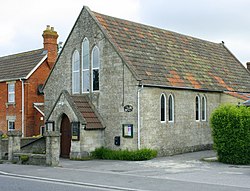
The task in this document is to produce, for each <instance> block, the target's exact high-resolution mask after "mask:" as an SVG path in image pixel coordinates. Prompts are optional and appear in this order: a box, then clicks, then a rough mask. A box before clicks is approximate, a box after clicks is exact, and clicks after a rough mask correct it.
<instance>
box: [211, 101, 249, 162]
mask: <svg viewBox="0 0 250 191" xmlns="http://www.w3.org/2000/svg"><path fill="white" fill-rule="evenodd" d="M210 122H211V127H212V135H213V140H214V148H215V150H216V151H217V155H218V160H219V161H220V162H224V163H229V164H250V107H245V106H240V107H239V106H234V105H224V106H220V107H219V108H218V109H216V110H215V111H214V112H213V113H212V115H211V118H210Z"/></svg>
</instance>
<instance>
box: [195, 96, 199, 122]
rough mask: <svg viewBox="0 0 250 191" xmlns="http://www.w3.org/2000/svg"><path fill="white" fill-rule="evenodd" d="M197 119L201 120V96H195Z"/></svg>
mask: <svg viewBox="0 0 250 191" xmlns="http://www.w3.org/2000/svg"><path fill="white" fill-rule="evenodd" d="M195 120H196V121H199V120H200V97H199V96H196V97H195Z"/></svg>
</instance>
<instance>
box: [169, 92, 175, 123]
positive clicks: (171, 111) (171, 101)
mask: <svg viewBox="0 0 250 191" xmlns="http://www.w3.org/2000/svg"><path fill="white" fill-rule="evenodd" d="M168 121H169V122H174V97H173V95H172V94H170V95H169V97H168Z"/></svg>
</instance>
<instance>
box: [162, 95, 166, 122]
mask: <svg viewBox="0 0 250 191" xmlns="http://www.w3.org/2000/svg"><path fill="white" fill-rule="evenodd" d="M165 121H166V96H165V95H164V94H161V122H165Z"/></svg>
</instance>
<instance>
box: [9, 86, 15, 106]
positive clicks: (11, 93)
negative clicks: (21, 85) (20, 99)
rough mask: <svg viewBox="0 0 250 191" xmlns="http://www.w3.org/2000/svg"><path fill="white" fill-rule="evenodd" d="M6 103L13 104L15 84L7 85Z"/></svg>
mask: <svg viewBox="0 0 250 191" xmlns="http://www.w3.org/2000/svg"><path fill="white" fill-rule="evenodd" d="M11 86H13V88H11ZM11 89H13V91H11ZM11 95H12V96H13V97H12V96H11ZM11 98H12V99H11ZM8 103H15V83H8Z"/></svg>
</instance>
